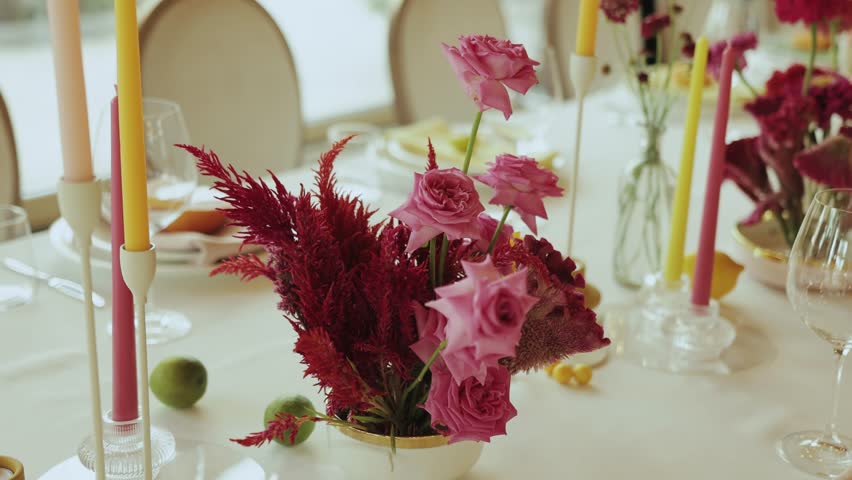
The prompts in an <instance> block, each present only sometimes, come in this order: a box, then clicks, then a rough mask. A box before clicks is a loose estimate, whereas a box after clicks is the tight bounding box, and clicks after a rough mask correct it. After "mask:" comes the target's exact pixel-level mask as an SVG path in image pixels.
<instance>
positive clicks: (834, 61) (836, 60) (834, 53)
mask: <svg viewBox="0 0 852 480" xmlns="http://www.w3.org/2000/svg"><path fill="white" fill-rule="evenodd" d="M828 25H829V27H828V28H829V32H830V35H831V68H832V70H834V71H835V72H836V71H838V70H839V68H840V56H839V54H838V48H837V30H838V29H839V27H840V19H837V18H835V19H834V20H831V21H830V22H829V23H828Z"/></svg>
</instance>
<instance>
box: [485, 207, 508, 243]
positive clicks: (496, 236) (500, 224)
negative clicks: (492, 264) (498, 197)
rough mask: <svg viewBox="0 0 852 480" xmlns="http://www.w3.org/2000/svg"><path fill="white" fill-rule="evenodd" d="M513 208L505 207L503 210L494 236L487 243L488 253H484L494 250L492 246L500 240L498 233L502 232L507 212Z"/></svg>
mask: <svg viewBox="0 0 852 480" xmlns="http://www.w3.org/2000/svg"><path fill="white" fill-rule="evenodd" d="M513 208H515V207H514V206H513V205H507V206H506V207H504V208H503V217H502V218H500V223H498V224H497V230H494V235H492V236H491V242H489V243H488V251H487V252H486V253H491V252H492V251H493V250H494V246H495V245H497V239H498V238H500V231H501V230H503V224H505V223H506V218H507V217H508V216H509V212H511V211H512V209H513Z"/></svg>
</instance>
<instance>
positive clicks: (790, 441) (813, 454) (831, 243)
mask: <svg viewBox="0 0 852 480" xmlns="http://www.w3.org/2000/svg"><path fill="white" fill-rule="evenodd" d="M788 268H789V271H788V274H787V296H788V297H789V298H790V303H792V305H793V309H794V310H795V311H796V313H797V314H798V315H799V317H800V318H801V319H802V321H804V323H805V325H807V326H808V327H809V328H810V329H811V330H813V332H814V333H816V334H817V336H819V337H820V338H822V339H823V340H825V341H827V342H828V343H829V345H830V346H831V348H832V350H833V352H834V356H835V359H836V365H837V367H836V375H835V385H834V394H833V395H834V396H833V400H832V407H831V418H830V419H829V421H828V424H826V427H825V430H824V431H816V430H813V431H805V432H797V433H792V434H790V435H787V436H786V437H784V438H783V439H782V440H781V441H780V442H779V444H778V452H779V454H780V455H781V457H782V458H783V459H784V460H786V461H787V462H789V463H790V464H792V465H793V466H795V467H796V468H798V469H799V470H802V471H804V472H807V473H810V474H813V475H818V476H822V477H827V478H832V477H835V476H837V475H839V474H841V473H842V472H844V471H846V470H847V469H849V468H850V467H852V452H850V451H849V448H850V447H852V440H850V439H849V438H848V437H845V436H842V435H840V433H838V431H837V414H838V409H839V407H840V385H841V379H842V377H843V363H844V360H845V359H846V355H847V354H848V353H849V350H850V348H852V315H850V312H851V311H852V189H841V190H825V191H822V192H819V193H817V195H816V196H815V197H814V199H813V201H812V202H811V205H810V208H809V209H808V213H807V215H806V217H805V220H804V222H803V223H802V226H801V228H800V230H799V234H798V236H797V237H796V241H795V243H794V244H793V249H792V251H791V252H790V260H789V266H788Z"/></svg>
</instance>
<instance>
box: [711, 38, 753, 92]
mask: <svg viewBox="0 0 852 480" xmlns="http://www.w3.org/2000/svg"><path fill="white" fill-rule="evenodd" d="M728 45H730V46H731V48H733V49H735V50H736V53H737V59H736V60H735V62H734V66H735V67H736V68H737V69H738V70H742V69H744V68H746V66H748V63H747V62H746V58H745V52H746V51H747V50H754V49H755V48H757V35H756V34H755V33H754V32H747V33H739V34H737V35H734V36H733V37H732V38H731V40H730V41H728V40H721V41H719V42H716V43H714V44H713V45H711V46H710V50H709V51H708V52H707V71H708V72H710V75H712V76H713V78H715V79H716V80H719V75H721V72H722V55H723V54H724V53H725V49H726V48H728Z"/></svg>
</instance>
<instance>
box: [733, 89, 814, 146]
mask: <svg viewBox="0 0 852 480" xmlns="http://www.w3.org/2000/svg"><path fill="white" fill-rule="evenodd" d="M745 109H746V111H748V112H749V113H750V114H751V115H752V116H753V117H754V118H755V120H757V123H758V125H760V131H761V135H762V136H764V137H766V139H767V141H769V142H770V143H771V144H777V145H779V146H784V147H787V148H796V147H798V146H799V145H801V142H802V139H803V138H804V135H805V133H807V130H808V126H809V125H810V124H811V122H812V121H814V120H816V119H817V108H816V103H815V102H814V100H813V99H812V98H809V97H802V96H801V95H787V96H767V95H764V96H760V97H757V98H755V99H754V100H752V101H751V102H749V103H747V104H746V106H745Z"/></svg>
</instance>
